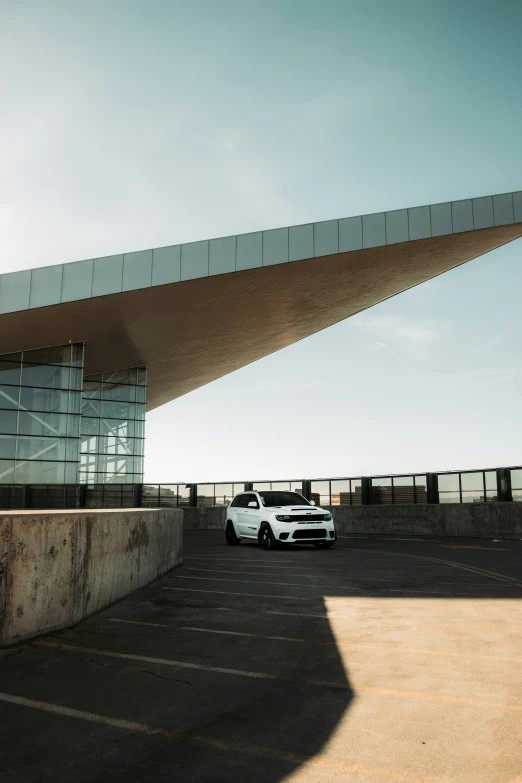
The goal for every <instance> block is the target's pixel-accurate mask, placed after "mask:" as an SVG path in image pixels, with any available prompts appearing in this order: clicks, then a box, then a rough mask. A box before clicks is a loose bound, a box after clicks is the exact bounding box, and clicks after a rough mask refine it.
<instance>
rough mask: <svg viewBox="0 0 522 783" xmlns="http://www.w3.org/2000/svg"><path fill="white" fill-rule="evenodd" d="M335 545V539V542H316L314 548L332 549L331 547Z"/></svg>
mask: <svg viewBox="0 0 522 783" xmlns="http://www.w3.org/2000/svg"><path fill="white" fill-rule="evenodd" d="M334 544H335V539H334V540H333V541H314V546H315V548H316V549H330V547H331V546H333V545H334Z"/></svg>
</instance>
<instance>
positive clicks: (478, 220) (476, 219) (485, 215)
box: [473, 196, 495, 228]
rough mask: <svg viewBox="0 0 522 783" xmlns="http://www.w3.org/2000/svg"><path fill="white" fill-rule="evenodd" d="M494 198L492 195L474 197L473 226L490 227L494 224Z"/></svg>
mask: <svg viewBox="0 0 522 783" xmlns="http://www.w3.org/2000/svg"><path fill="white" fill-rule="evenodd" d="M494 225H495V221H494V219H493V199H492V198H491V196H486V197H485V198H474V199H473V227H474V228H490V226H494Z"/></svg>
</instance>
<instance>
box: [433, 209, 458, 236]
mask: <svg viewBox="0 0 522 783" xmlns="http://www.w3.org/2000/svg"><path fill="white" fill-rule="evenodd" d="M430 214H431V235H432V237H441V236H444V235H446V234H452V233H453V221H452V218H451V203H446V204H434V205H433V206H431V207H430Z"/></svg>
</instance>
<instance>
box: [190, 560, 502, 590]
mask: <svg viewBox="0 0 522 783" xmlns="http://www.w3.org/2000/svg"><path fill="white" fill-rule="evenodd" d="M266 567H267V568H270V566H266ZM185 568H186V569H187V570H188V571H205V573H213V574H256V575H258V576H272V574H268V573H266V571H251V570H248V571H243V570H241V571H228V570H227V569H225V568H198V567H197V566H192V565H190V566H189V565H188V566H185ZM281 568H283V566H281ZM324 570H325V569H323V570H322V571H318V572H317V573H318V574H319V575H322V574H323V573H324ZM328 570H329V571H333V570H334V569H332V568H330V569H328ZM337 570H338V571H341V572H342V573H343V574H344V575H345V579H347V580H349V581H351V582H352V581H353V582H399V581H401V579H400V577H394V578H392V577H383V576H373V577H372V576H352V575H351V574H349V573H347V571H346V569H340V568H339V569H337ZM288 575H289V576H307V577H308V576H314V574H313V573H312V572H311V571H299V572H297V573H296V572H295V571H292V573H290V574H288ZM273 576H279V574H277V573H276V574H273ZM334 578H335V579H339V578H341V577H334ZM407 581H409V582H415V581H416V580H415V579H412V578H410V579H407ZM266 584H269V582H266ZM301 584H303V583H302V582H299V585H301ZM437 584H439V585H457V586H459V585H460V586H468V587H503V585H492V584H491V583H490V582H444V581H441V580H437ZM313 586H314V587H315V585H313ZM506 586H507V587H511V586H512V585H506ZM513 586H515V585H513Z"/></svg>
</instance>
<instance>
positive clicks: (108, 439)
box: [80, 367, 147, 484]
mask: <svg viewBox="0 0 522 783" xmlns="http://www.w3.org/2000/svg"><path fill="white" fill-rule="evenodd" d="M146 386H147V370H146V368H145V367H133V368H130V369H128V370H118V371H115V372H106V373H103V374H100V375H90V376H88V377H85V378H84V382H83V392H82V400H81V404H82V407H81V414H82V415H81V438H80V482H81V483H84V484H107V483H112V484H141V483H142V481H143V452H144V442H145V441H144V438H145V401H146V399H145V398H146Z"/></svg>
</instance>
